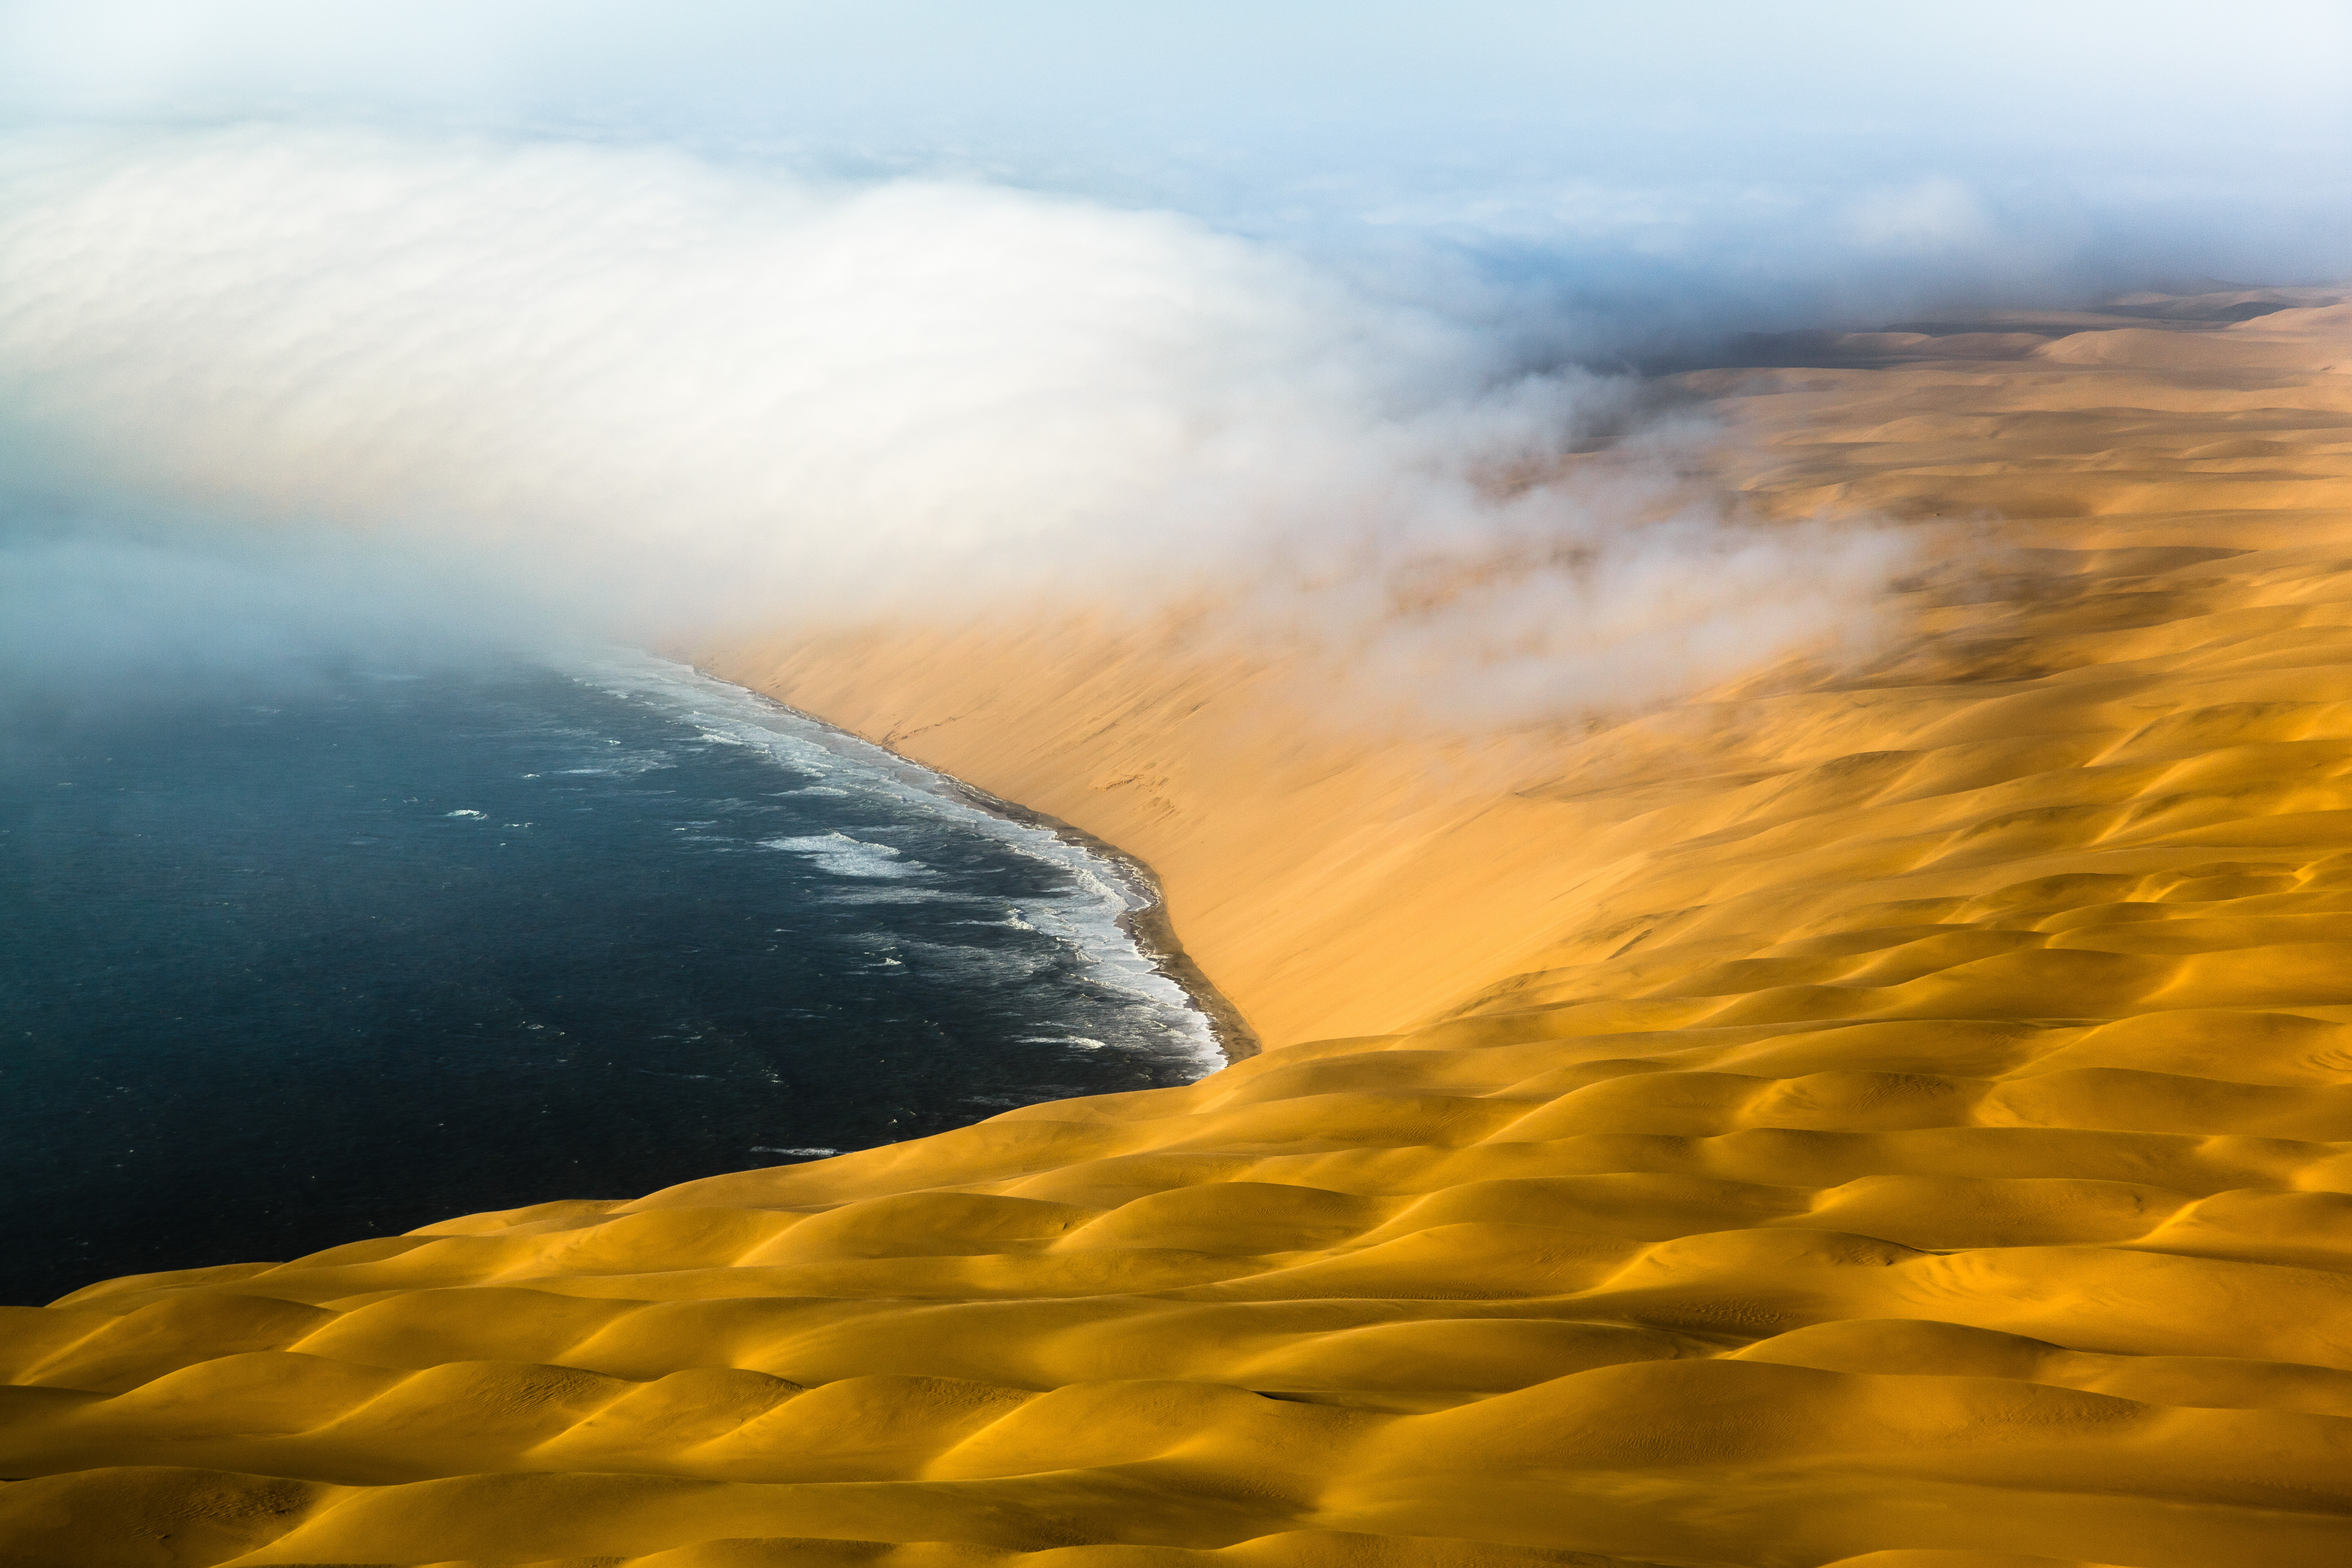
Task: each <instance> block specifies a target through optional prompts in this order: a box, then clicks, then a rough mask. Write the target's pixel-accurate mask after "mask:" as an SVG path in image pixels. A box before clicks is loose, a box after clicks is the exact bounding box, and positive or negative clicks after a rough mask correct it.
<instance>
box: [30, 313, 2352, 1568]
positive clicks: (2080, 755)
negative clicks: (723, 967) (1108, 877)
mask: <svg viewBox="0 0 2352 1568" xmlns="http://www.w3.org/2000/svg"><path fill="white" fill-rule="evenodd" d="M2331 299H2332V297H2328V296H2317V295H2270V296H2264V297H2262V298H2260V299H2256V300H2251V301H2250V300H2249V299H2248V298H2246V297H2240V296H2226V297H2219V298H2215V299H2210V300H2189V301H2171V300H2164V301H2146V302H2143V303H2145V304H2147V306H2149V307H2150V309H2148V310H2147V311H2146V312H2145V313H2143V314H2141V315H2139V316H2136V317H2130V318H2123V317H2115V318H2106V319H2104V320H2101V321H2095V322H2091V323H2085V322H2083V321H2057V322H2055V323H2054V324H2053V323H2052V322H2047V321H2044V322H2042V323H2040V324H2039V325H2037V324H2036V323H2034V322H2032V321H2023V322H1997V323H1991V325H1993V326H1995V327H2001V328H2011V327H2013V328H2015V329H2016V330H2003V331H1979V330H1969V331H1923V332H1917V333H1904V334H1869V335H1865V337H1864V338H1863V339H1859V340H1856V341H1853V342H1821V343H1811V344H1808V345H1804V354H1803V356H1802V357H1803V358H1804V359H1805V360H1806V361H1807V362H1809V363H1800V364H1796V365H1783V366H1780V367H1773V366H1769V365H1759V366H1751V367H1748V368H1741V369H1736V370H1718V371H1707V372H1698V373H1691V374H1687V375H1685V377H1684V378H1683V380H1684V382H1685V384H1686V385H1688V386H1689V387H1690V388H1691V389H1692V390H1694V391H1696V392H1698V393H1700V394H1703V395H1706V396H1708V397H1710V398H1711V399H1713V401H1714V404H1715V406H1716V407H1717V409H1718V410H1719V411H1720V412H1721V413H1722V415H1723V416H1724V417H1725V418H1726V419H1727V420H1728V421H1729V422H1730V424H1731V426H1732V427H1733V429H1734V430H1735V432H1737V434H1738V436H1739V437H1740V439H1739V440H1738V441H1737V442H1735V443H1733V444H1731V445H1729V446H1727V447H1726V448H1725V455H1724V456H1723V458H1721V459H1720V462H1721V467H1720V469H1719V472H1718V474H1717V481H1718V482H1720V483H1722V484H1724V485H1726V486H1727V487H1730V488H1733V489H1739V490H1741V491H1743V492H1744V493H1745V494H1747V495H1748V497H1749V498H1750V500H1751V501H1752V502H1753V503H1754V504H1755V505H1757V506H1758V507H1759V508H1761V509H1763V510H1765V511H1766V512H1767V513H1769V514H1771V515H1780V516H1801V515H1806V514H1809V513H1811V512H1812V511H1814V510H1818V509H1821V508H1823V507H1835V508H1843V509H1855V510H1859V509H1870V510H1875V511H1877V512H1880V513H1883V514H1885V515H1887V516H1889V517H1891V518H1894V519H1897V520H1906V521H1903V522H1902V525H1903V526H1907V527H1911V528H1914V529H1916V530H1917V531H1918V532H1919V536H1920V537H1921V538H1922V539H1923V540H1925V541H1927V546H1925V547H1924V549H1923V563H1922V566H1921V569H1920V571H1919V572H1918V573H1917V574H1916V575H1915V576H1914V577H1913V578H1911V579H1909V580H1907V581H1906V583H1905V584H1902V591H1901V592H1900V593H1899V594H1898V595H1897V609H1898V612H1899V614H1898V616H1897V618H1896V619H1895V621H1893V622H1891V623H1890V624H1891V625H1892V626H1894V627H1895V630H1894V632H1893V634H1892V635H1891V637H1890V639H1889V641H1888V642H1887V644H1886V646H1885V647H1883V648H1881V649H1880V650H1878V651H1877V652H1876V653H1875V654H1874V655H1872V656H1871V657H1869V658H1866V659H1862V660H1859V661H1856V660H1853V659H1844V660H1832V659H1824V660H1822V661H1818V662H1814V663H1804V662H1795V663H1790V664H1786V665H1783V666H1781V667H1779V668H1774V669H1771V670H1768V671H1765V672H1762V673H1760V674H1759V675H1758V676H1756V677H1754V678H1752V679H1748V680H1746V681H1744V682H1742V683H1740V684H1739V685H1738V686H1737V687H1735V688H1732V689H1724V690H1718V691H1716V692H1711V693H1708V694H1706V696H1705V697H1704V699H1702V700H1695V701H1693V702H1690V703H1687V704H1685V705H1683V706H1681V707H1679V708H1676V709H1674V710H1668V711H1665V712H1661V713H1657V714H1653V715H1650V716H1648V717H1645V718H1643V719H1642V720H1639V721H1633V722H1630V723H1625V724H1620V725H1617V726H1614V727H1612V728H1609V729H1605V730H1601V731H1596V732H1586V731H1582V730H1576V731H1560V732H1558V733H1550V734H1546V735H1543V736H1540V737H1537V738H1535V739H1533V740H1528V739H1526V738H1522V741H1521V742H1518V743H1517V745H1516V748H1515V749H1512V750H1509V751H1507V752H1496V753H1494V754H1489V755H1484V756H1481V757H1478V758H1461V759H1454V761H1453V763H1449V765H1447V766H1443V767H1439V766H1432V765H1430V764H1429V762H1428V759H1427V758H1426V757H1423V758H1418V759H1417V758H1416V757H1415V756H1414V755H1413V754H1412V748H1411V746H1410V745H1409V744H1408V743H1406V742H1372V741H1368V740H1361V739H1351V738H1349V737H1347V736H1345V735H1339V734H1335V733H1333V732H1331V731H1328V730H1326V729H1323V728H1319V727H1318V726H1315V725H1313V724H1311V723H1307V722H1302V721H1299V716H1298V715H1297V714H1286V712H1285V710H1284V709H1283V707H1282V701H1281V693H1280V691H1279V689H1277V688H1278V683H1276V681H1275V680H1274V679H1273V678H1272V677H1271V676H1270V675H1269V674H1268V672H1267V671H1266V670H1265V669H1264V668H1255V667H1252V666H1250V665H1249V664H1248V663H1247V662H1246V661H1243V660H1239V659H1235V658H1226V659H1222V660H1221V659H1217V658H1192V661H1191V662H1189V663H1188V662H1186V659H1185V658H1183V657H1179V656H1180V655H1182V654H1183V653H1184V650H1183V649H1182V648H1181V647H1178V648H1176V649H1175V650H1174V652H1172V653H1171V648H1170V647H1169V646H1168V645H1165V644H1163V643H1155V642H1154V641H1153V640H1152V638H1151V637H1150V636H1148V635H1145V634H1114V633H1111V632H1108V631H1106V630H1105V629H1104V628H1102V627H1099V626H1088V625H1087V624H1086V623H1084V622H1077V621H1074V622H1071V623H1068V624H1066V625H1062V626H1045V627H1034V628H1030V629H1028V630H1026V631H1024V632H1023V633H1021V634H1018V635H1012V634H1001V635H992V634H991V633H989V632H987V631H985V630H977V631H971V632H967V633H961V634H956V635H955V636H952V637H950V636H948V635H946V634H934V635H932V636H930V637H920V636H915V637H900V638H898V639H895V640H894V639H893V638H892V637H887V636H885V635H883V634H879V633H877V634H876V635H875V636H873V637H865V638H856V639H845V640H841V641H836V642H833V643H830V644H815V645H805V646H803V645H794V644H787V643H782V642H774V643H764V644H759V645H751V646H746V647H736V648H723V649H714V650H709V652H708V654H707V656H706V658H705V662H706V663H708V664H709V665H711V666H712V667H713V668H719V670H721V672H723V673H728V674H730V675H732V676H734V677H735V678H736V679H745V680H747V681H749V682H751V683H754V684H759V685H762V686H764V687H765V688H767V689H771V690H773V691H775V692H776V693H777V694H778V695H780V696H782V697H783V698H784V699H785V700H789V701H793V702H794V703H795V704H796V705H798V706H801V707H803V708H806V709H809V710H813V711H815V712H817V713H819V714H821V715H823V716H824V717H827V718H830V719H834V720H835V721H839V722H844V723H845V724H847V725H848V726H849V727H852V728H856V729H858V730H860V731H862V732H865V733H866V734H868V735H871V736H873V737H875V738H877V739H879V740H883V741H885V742H887V743H890V744H893V745H895V746H898V747H899V748H900V749H902V750H905V751H907V752H909V753H910V754H912V755H915V756H917V757H919V758H920V759H921V760H923V761H926V762H929V763H934V764H936V765H940V766H942V767H944V768H946V769H948V770H949V771H950V772H954V773H958V774H959V775H960V776H963V777H966V778H969V779H971V780H972V781H973V782H974V783H975V784H979V785H981V786H982V787H983V788H987V789H990V790H992V791H994V792H996V793H998V794H1001V795H1006V796H1008V797H1010V798H1014V799H1019V800H1022V801H1024V803H1027V804H1029V805H1034V806H1036V807H1037V808H1039V809H1041V810H1044V811H1047V812H1051V813H1053V814H1054V815H1055V816H1060V817H1064V818H1066V819H1067V820H1069V821H1071V822H1073V823H1075V824H1076V825H1077V826H1080V827H1082V828H1084V829H1086V830H1087V831H1088V832H1091V833H1095V834H1097V835H1098V836H1100V837H1104V838H1106V839H1108V840H1110V841H1112V842H1114V843H1117V844H1118V845H1119V846H1121V847H1123V848H1125V849H1127V850H1129V851H1131V852H1133V853H1135V854H1137V855H1139V856H1140V857H1141V858H1144V859H1145V860H1147V861H1149V862H1150V863H1151V864H1152V865H1153V866H1154V867H1155V868H1156V869H1157V870H1158V871H1159V872H1160V876H1161V879H1162V880H1163V885H1164V886H1165V888H1166V890H1167V893H1168V897H1169V900H1170V907H1171V912H1172V914H1173V916H1174V919H1175V921H1176V924H1177V926H1178V928H1179V930H1180V931H1182V933H1183V935H1184V938H1185V942H1186V945H1187V947H1188V948H1189V949H1190V951H1191V952H1192V954H1193V955H1194V956H1195V957H1196V958H1197V959H1198V961H1199V962H1200V963H1201V964H1202V967H1203V969H1204V970H1205V971H1206V972H1207V973H1209V974H1210V976H1211V977H1212V978H1213V979H1214V980H1215V981H1216V982H1217V984H1219V985H1220V986H1221V987H1222V988H1223V990H1224V991H1225V992H1226V994H1228V995H1230V996H1231V997H1232V998H1233V999H1234V1002H1235V1003H1236V1004H1237V1005H1239V1006H1240V1007H1241V1008H1242V1009H1243V1010H1244V1012H1245V1013H1247V1014H1248V1015H1249V1016H1250V1017H1251V1018H1252V1019H1253V1021H1255V1023H1256V1024H1257V1026H1258V1027H1259V1029H1260V1030H1261V1032H1262V1033H1263V1034H1264V1036H1265V1041H1266V1045H1267V1048H1266V1049H1265V1052H1264V1053H1263V1054H1261V1055H1258V1056H1256V1057H1254V1058H1249V1059H1247V1060H1244V1061H1241V1062H1238V1063H1236V1064H1234V1066H1233V1067H1231V1068H1227V1069H1225V1070H1224V1071H1223V1072H1220V1073H1218V1074H1215V1075H1213V1077H1211V1078H1209V1079H1204V1080H1202V1082H1200V1083H1198V1084H1195V1085H1192V1086H1191V1087H1188V1088H1184V1089H1164V1090H1155V1091H1150V1092H1148V1093H1140V1094H1130V1095H1117V1096H1108V1097H1103V1098H1099V1099H1095V1100H1074V1101H1064V1102H1058V1103H1053V1104H1046V1105H1038V1106H1032V1107H1027V1108H1024V1109H1023V1110H1015V1111H1012V1112H1008V1113H1006V1114H1004V1115H1003V1116H999V1117H996V1118H993V1119H992V1120H991V1121H985V1122H982V1123H980V1124H978V1125H976V1126H973V1127H970V1128H967V1129H963V1130H961V1131H956V1132H951V1133H948V1134H944V1135H941V1136H939V1137H935V1138H931V1139H927V1140H922V1141H920V1142H913V1143H908V1144H901V1145H893V1146H889V1147H885V1148H880V1149H874V1150H868V1151H865V1152H858V1153H855V1154H850V1155H845V1156H842V1157H839V1158H835V1159H831V1160H825V1161H822V1162H817V1163H809V1164H803V1165H796V1166H791V1167H784V1168H780V1169H774V1170H766V1171H751V1172H741V1173H730V1174H724V1175H719V1176H713V1177H710V1178H708V1179H706V1180H702V1181H698V1182H691V1183H687V1184H683V1185H680V1186H677V1187H673V1188H670V1189H668V1190H667V1191H665V1192H661V1193H656V1194H651V1195H650V1196H647V1197H645V1198H641V1199H637V1200H634V1201H626V1202H624V1201H602V1200H599V1201H587V1200H580V1201H562V1202H551V1203H548V1204H542V1205H536V1206H533V1207H530V1208H525V1209H519V1210H514V1211H509V1212H506V1213H500V1214H491V1215H472V1216H467V1217H465V1218H461V1219H456V1220H451V1221H448V1222H446V1223H444V1224H440V1225H436V1226H427V1227H425V1229H423V1230H421V1231H418V1232H416V1233H414V1234H411V1235H409V1236H404V1237H382V1238H374V1239H369V1240H362V1241H355V1242H353V1243H352V1244H350V1245H348V1246H345V1247H337V1248H334V1249H331V1251H328V1252H325V1253H321V1254H318V1255H314V1256H313V1257H310V1258H299V1259H295V1260H293V1261H291V1262H288V1263H283V1264H275V1265H272V1264H253V1265H246V1266H239V1267H236V1268H216V1269H208V1270H199V1271H194V1272H191V1273H187V1274H180V1275H166V1276H147V1277H140V1278H134V1279H121V1280H112V1281H107V1282H104V1283H101V1284H98V1285H93V1286H91V1287H89V1289H85V1290H82V1291H79V1292H77V1293H76V1294H75V1295H73V1296H71V1297H68V1298H67V1299H66V1300H63V1301H61V1302H59V1303H58V1304H56V1305H55V1306H53V1307H50V1308H46V1309H11V1310H7V1311H6V1312H5V1317H0V1360H5V1376H6V1378H7V1385H6V1386H5V1387H0V1450H4V1451H0V1474H5V1475H7V1476H10V1477H17V1478H26V1479H16V1480H12V1481H11V1482H9V1483H8V1484H7V1485H6V1486H5V1488H0V1558H5V1560H6V1561H8V1562H10V1563H26V1564H28V1565H30V1564H48V1563H58V1564H65V1563H71V1564H75V1565H77V1568H83V1565H94V1568H110V1565H113V1564H125V1565H129V1564H140V1565H145V1564H163V1563H169V1564H222V1563H236V1564H240V1565H246V1564H250V1565H254V1568H259V1565H261V1564H279V1565H286V1564H298V1563H399V1564H424V1563H436V1564H445V1565H446V1564H453V1563H479V1564H490V1563H499V1564H520V1563H541V1564H548V1563H563V1564H567V1565H572V1568H580V1565H584V1564H588V1563H599V1564H612V1563H632V1564H645V1565H655V1564H658V1565H661V1568H738V1565H744V1568H749V1565H753V1564H782V1563H793V1564H798V1563H812V1564H817V1563H845V1564H846V1563H860V1564H864V1563H875V1564H891V1565H901V1568H931V1565H935V1564H936V1565H942V1568H944V1565H950V1564H955V1565H962V1564H986V1563H1021V1564H1023V1565H1024V1568H1031V1565H1034V1568H1064V1565H1066V1568H1187V1565H1194V1568H1211V1565H1213V1564H1220V1563H1232V1564H1235V1565H1237V1568H1238V1565H1250V1564H1264V1565H1277V1564H1278V1565H1282V1568H1291V1565H1299V1568H1308V1565H1312V1568H1321V1565H1325V1564H1329V1565H1332V1568H1339V1565H1342V1564H1345V1565H1349V1568H1352V1565H1355V1564H1382V1563H1394V1564H1407V1563H1410V1564H1416V1565H1418V1564H1423V1563H1428V1564H1456V1563H1458V1564H1464V1565H1471V1564H1478V1565H1484V1564H1506V1565H1507V1564H1520V1563H1526V1564H1534V1563H1552V1564H1571V1563H1572V1564H1586V1565H1591V1568H1633V1565H1639V1564H1664V1565H1674V1568H1700V1565H1706V1568H1730V1565H1741V1568H1826V1565H1828V1564H1832V1563H1834V1564H1838V1565H1839V1568H2033V1565H2039V1568H2052V1565H2053V1564H2065V1563H2087V1564H2116V1565H2124V1568H2202V1565H2206V1564H2221V1563H2252V1562H2259V1563H2265V1564H2282V1565H2288V1568H2297V1565H2302V1564H2311V1565H2314V1568H2317V1565H2320V1564H2330V1565H2332V1564H2334V1563H2340V1562H2342V1561H2343V1560H2344V1557H2345V1553H2346V1552H2347V1547H2352V507H2348V506H2347V497H2352V490H2347V479H2352V306H2345V305H2339V304H2334V303H2332V302H2330V300H2331ZM2249 302H2252V303H2256V304H2265V305H2267V304H2275V303H2281V302H2284V304H2285V305H2286V306H2287V307H2288V308H2285V309H2280V310H2273V311H2271V312H2270V313H2266V314H2262V315H2259V316H2252V317H2249V318H2246V319H2236V318H2234V317H2233V316H2232V314H2231V312H2233V311H2238V312H2241V313H2242V308H2243V307H2244V306H2245V305H2247V304H2248V303H2249ZM1963 325H1967V324H1963ZM2078 329H2080V330H2078ZM1889 339H1899V340H1900V341H1895V342H1889V341H1888V340H1889ZM1763 357H1769V354H1768V355H1765V356H1763ZM1790 357H1797V356H1795V355H1791V356H1790ZM1823 361H1828V362H1831V363H1822V362H1823Z"/></svg>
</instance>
